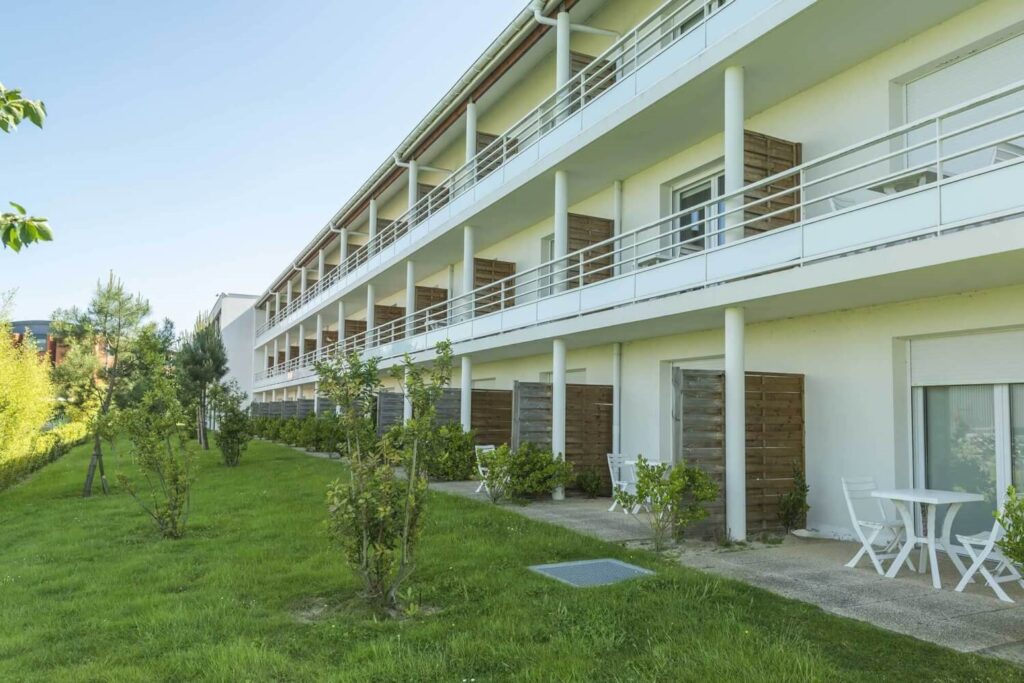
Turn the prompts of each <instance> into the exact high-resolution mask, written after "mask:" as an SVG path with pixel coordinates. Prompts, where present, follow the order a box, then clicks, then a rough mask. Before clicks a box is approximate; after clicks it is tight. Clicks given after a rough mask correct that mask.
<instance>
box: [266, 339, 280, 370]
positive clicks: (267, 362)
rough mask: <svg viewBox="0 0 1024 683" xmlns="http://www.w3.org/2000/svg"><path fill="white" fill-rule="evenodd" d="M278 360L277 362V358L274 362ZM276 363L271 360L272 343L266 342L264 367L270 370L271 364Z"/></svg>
mask: <svg viewBox="0 0 1024 683" xmlns="http://www.w3.org/2000/svg"><path fill="white" fill-rule="evenodd" d="M276 362H277V360H276V359H275V360H274V363H276ZM274 363H271V362H270V344H264V345H263V369H264V370H269V369H270V366H271V365H273V364H274Z"/></svg>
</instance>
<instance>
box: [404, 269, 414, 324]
mask: <svg viewBox="0 0 1024 683" xmlns="http://www.w3.org/2000/svg"><path fill="white" fill-rule="evenodd" d="M415 313H416V264H415V263H413V262H412V261H406V262H405V315H406V319H405V334H406V336H408V337H411V336H412V335H414V334H415V333H416V324H415V321H416V317H415V315H414V314H415Z"/></svg>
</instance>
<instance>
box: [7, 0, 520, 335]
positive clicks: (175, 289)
mask: <svg viewBox="0 0 1024 683" xmlns="http://www.w3.org/2000/svg"><path fill="white" fill-rule="evenodd" d="M524 5H525V2H520V1H519V0H472V1H471V2H466V1H462V2H456V1H455V0H432V1H431V2H422V1H415V0H397V1H396V0H393V1H391V2H354V1H349V0H346V1H342V0H289V2H280V0H234V1H231V0H181V1H179V2H152V1H150V0H130V1H129V0H95V1H94V2H80V1H79V0H60V1H57V0H32V1H31V2H20V3H5V7H4V9H3V17H4V26H3V39H2V40H0V82H2V83H4V85H6V86H7V87H19V88H21V89H22V90H23V92H24V93H25V95H26V96H28V97H32V98H35V99H42V100H43V101H44V102H45V103H46V106H47V110H48V112H49V118H48V119H47V121H46V126H45V128H44V130H38V129H36V128H35V127H34V126H31V125H29V124H25V125H23V126H22V127H21V128H19V129H18V131H17V132H15V133H14V134H13V135H2V134H0V202H2V203H3V205H4V206H6V203H7V201H9V200H14V201H17V202H19V203H21V204H24V205H25V206H26V207H27V208H28V209H29V210H30V211H32V212H34V213H36V214H39V215H43V216H46V217H47V218H49V219H50V222H51V225H52V226H53V228H54V232H55V234H56V241H55V242H52V243H49V244H42V245H34V246H32V247H31V248H29V249H27V250H23V251H22V252H21V254H18V255H15V254H14V253H13V252H11V251H9V250H6V251H0V291H4V290H9V289H12V288H17V290H18V292H17V295H16V298H15V309H14V316H15V318H16V319H18V318H23V319H24V318H46V317H48V316H49V315H50V314H51V312H52V311H53V310H54V309H55V308H57V307H65V306H70V305H73V304H78V305H84V304H85V303H86V302H87V301H88V298H89V295H90V293H91V292H92V290H93V288H94V286H95V283H96V280H97V279H98V278H100V277H105V275H106V273H107V271H108V270H111V269H112V270H113V271H114V272H115V273H116V274H117V275H119V276H120V277H122V278H123V279H124V281H125V283H126V284H127V285H128V287H129V288H130V289H132V290H134V291H138V292H141V293H142V294H143V295H145V296H146V297H147V298H148V299H149V300H150V302H151V304H152V306H153V313H154V316H155V317H158V318H160V317H165V316H166V317H170V318H171V319H172V320H174V321H175V322H176V323H177V324H179V325H183V324H184V325H191V322H192V320H193V319H194V317H195V314H196V313H197V312H198V311H199V310H200V309H206V308H209V307H210V306H211V305H212V304H213V302H214V298H215V296H216V294H217V293H218V292H221V291H230V292H245V293H260V292H262V291H263V290H264V289H265V288H266V286H267V285H268V284H269V282H270V280H271V278H273V277H274V276H275V275H277V273H278V272H280V270H281V269H282V268H284V267H285V265H287V263H288V261H289V259H291V258H292V257H293V256H294V254H295V253H296V252H297V250H298V249H300V248H301V247H302V246H303V245H305V244H306V243H307V242H308V241H309V239H310V238H311V237H312V236H313V234H314V233H315V232H316V231H317V230H319V229H320V228H321V227H322V226H323V225H324V223H325V222H326V221H327V219H328V218H330V216H331V215H332V214H333V213H334V212H335V211H336V210H337V209H338V208H339V207H340V206H341V205H342V203H343V202H344V201H345V200H347V199H348V198H349V197H350V196H351V194H352V192H354V191H355V190H356V189H357V188H358V187H359V186H360V185H361V184H362V183H363V182H364V181H365V180H366V178H367V177H368V176H369V174H370V173H371V172H372V171H373V170H374V169H375V168H376V167H377V165H378V164H379V163H380V162H381V161H383V160H384V158H385V157H386V156H387V155H388V154H389V153H390V152H391V151H392V150H393V149H394V148H395V146H396V145H397V144H398V143H399V141H401V139H402V138H404V137H405V135H406V134H407V133H408V132H409V131H410V130H411V129H412V127H413V126H414V125H415V124H416V123H417V122H418V121H419V120H420V119H421V118H422V117H423V115H425V114H426V112H427V111H429V110H430V108H431V107H433V105H434V104H435V103H436V102H437V101H438V100H439V99H440V97H441V95H442V94H443V93H444V92H445V91H447V89H448V88H449V87H450V86H451V85H453V84H454V83H455V81H456V79H457V78H458V77H459V76H460V75H462V73H463V71H465V69H466V68H468V67H469V65H470V64H471V63H472V62H473V60H474V59H476V57H477V56H478V55H479V54H480V53H481V52H482V51H483V50H484V49H485V48H486V47H487V45H488V44H490V42H491V41H492V40H493V39H494V38H495V37H496V36H497V35H498V33H499V32H500V31H501V30H502V29H503V28H504V27H505V26H506V25H507V24H508V22H509V21H511V20H512V18H513V17H514V16H515V15H516V13H517V12H518V11H519V10H520V9H521V8H522V7H523V6H524Z"/></svg>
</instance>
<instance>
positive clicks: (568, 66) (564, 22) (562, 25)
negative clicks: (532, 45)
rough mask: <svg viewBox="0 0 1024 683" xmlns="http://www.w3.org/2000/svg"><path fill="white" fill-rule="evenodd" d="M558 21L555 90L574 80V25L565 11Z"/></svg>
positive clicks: (560, 14) (556, 30) (556, 29)
mask: <svg viewBox="0 0 1024 683" xmlns="http://www.w3.org/2000/svg"><path fill="white" fill-rule="evenodd" d="M556 21H557V22H558V24H557V25H556V26H555V88H561V87H562V86H563V85H565V84H566V83H568V82H569V79H570V78H572V53H571V52H570V38H571V36H572V24H571V23H570V22H569V13H568V12H565V11H562V12H559V13H558V17H557V19H556Z"/></svg>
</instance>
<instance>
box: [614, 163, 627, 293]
mask: <svg viewBox="0 0 1024 683" xmlns="http://www.w3.org/2000/svg"><path fill="white" fill-rule="evenodd" d="M624 220H625V208H624V204H623V200H622V181H621V180H616V181H615V182H614V183H612V234H613V235H615V236H616V237H618V236H619V235H621V234H622V230H623V221H624ZM621 246H622V245H621V244H619V243H617V242H616V243H615V248H616V249H618V248H619V247H621ZM612 258H613V259H614V261H615V268H614V273H615V275H619V274H621V273H622V265H621V263H620V262H621V260H622V254H615V255H614V256H613V257H612Z"/></svg>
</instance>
